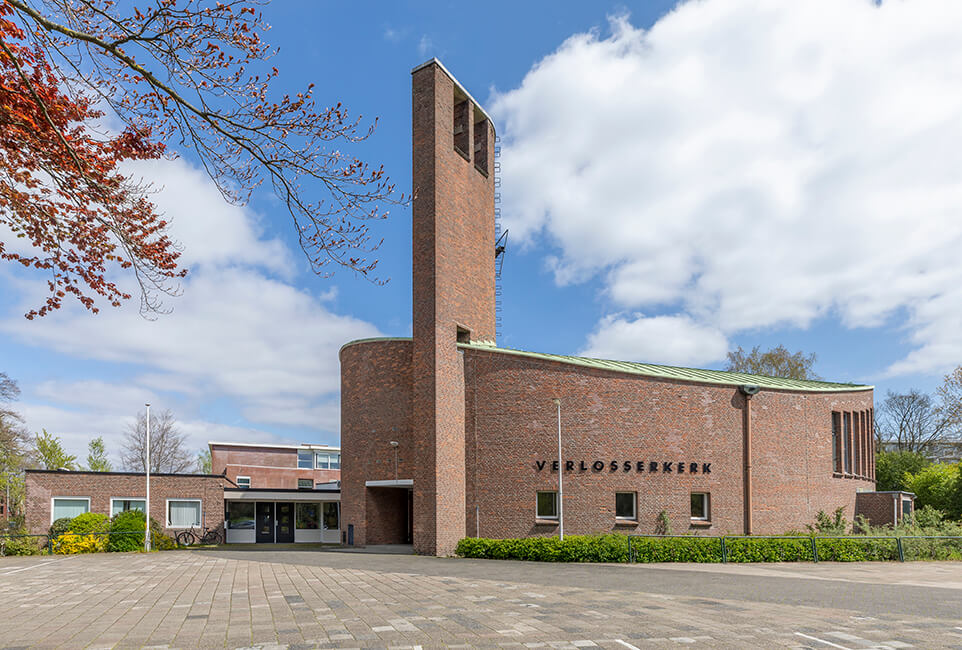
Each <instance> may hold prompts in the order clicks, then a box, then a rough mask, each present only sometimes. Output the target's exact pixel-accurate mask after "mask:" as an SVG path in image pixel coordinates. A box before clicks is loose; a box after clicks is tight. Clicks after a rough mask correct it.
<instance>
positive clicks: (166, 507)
mask: <svg viewBox="0 0 962 650" xmlns="http://www.w3.org/2000/svg"><path fill="white" fill-rule="evenodd" d="M174 501H176V502H185V501H189V502H191V503H196V504H197V519H198V520H199V521H198V522H197V525H196V526H174V525H172V524H171V523H170V504H171V502H174ZM164 519H165V520H166V521H165V523H166V526H164V528H174V529H177V530H189V529H191V528H203V526H204V504H203V501H202V500H201V499H189V498H188V499H166V501H165V503H164Z"/></svg>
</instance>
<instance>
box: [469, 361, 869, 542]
mask: <svg viewBox="0 0 962 650" xmlns="http://www.w3.org/2000/svg"><path fill="white" fill-rule="evenodd" d="M465 383H466V389H465V399H466V404H467V405H466V421H467V429H468V431H467V436H466V438H467V444H466V447H467V462H466V466H467V468H468V471H467V494H466V515H467V530H468V534H470V535H474V534H475V532H476V530H477V521H476V520H475V507H476V506H478V507H479V513H480V534H481V536H483V537H516V536H526V535H541V534H547V535H554V534H557V526H554V525H539V524H536V522H535V516H534V510H535V493H536V492H537V491H538V490H554V489H556V486H557V474H556V473H554V472H552V471H550V469H551V468H550V462H551V460H552V459H556V458H557V412H556V407H555V405H554V404H553V403H552V402H551V398H552V397H554V396H558V397H560V398H561V399H562V430H563V431H562V438H563V456H564V458H565V459H566V460H569V459H570V460H574V461H575V463H576V465H575V471H570V472H565V476H564V479H565V505H564V507H565V532H566V533H572V534H574V533H594V532H603V531H613V530H620V531H623V532H638V533H651V532H654V531H655V526H656V523H657V518H658V514H659V513H660V512H661V511H662V510H665V511H666V513H667V514H668V516H669V520H670V522H671V524H672V528H673V531H672V532H675V533H685V532H689V530H691V531H697V532H708V533H710V534H722V533H731V534H740V533H742V532H743V531H744V510H743V496H742V495H743V488H744V482H743V442H742V441H743V425H744V419H743V413H744V412H743V406H744V397H743V396H742V395H741V394H740V393H739V392H738V390H737V388H736V387H735V386H717V385H706V384H694V383H685V382H680V381H671V380H661V379H655V378H650V377H644V376H635V375H629V374H622V373H616V372H610V371H604V370H596V369H590V368H583V367H579V366H573V365H569V364H563V363H558V362H552V361H544V360H539V359H532V358H526V357H519V356H515V355H510V354H504V353H498V352H488V351H481V350H477V349H471V350H466V351H465ZM870 408H872V391H870V390H868V391H852V392H845V393H803V392H788V391H774V390H763V391H762V392H761V393H759V394H758V395H756V396H755V397H754V398H752V404H751V409H752V430H753V435H752V440H753V442H752V453H753V459H752V461H753V462H752V465H753V478H752V485H753V490H752V494H753V532H754V534H781V533H784V532H785V531H786V530H788V529H790V528H803V527H804V524H806V523H811V522H812V521H814V517H815V514H816V513H817V512H818V511H819V510H825V511H826V512H829V513H830V512H832V511H833V510H834V509H835V508H837V507H839V506H842V507H844V508H845V510H846V516H847V517H848V518H849V519H851V517H852V515H853V510H854V504H855V494H856V490H857V488H863V489H874V483H873V482H872V481H870V480H866V479H853V478H842V477H836V476H834V475H833V465H832V447H831V441H832V433H831V432H832V428H831V425H832V420H831V412H832V411H833V410H852V411H857V410H867V409H870ZM541 460H546V461H548V465H547V466H546V467H545V469H543V470H542V471H537V469H536V463H537V461H541ZM582 460H584V461H585V462H586V465H587V467H588V469H587V470H585V471H581V469H580V461H582ZM595 460H602V461H604V462H605V467H604V469H603V470H601V471H595V470H594V469H592V463H593V462H594V461H595ZM613 460H614V461H618V463H619V465H618V468H617V469H616V470H612V469H611V466H610V462H611V461H613ZM624 461H630V462H631V463H632V466H631V471H628V472H626V471H624V465H623V463H624ZM638 461H644V463H645V466H644V470H645V471H643V472H638V471H637V462H638ZM653 461H654V462H657V463H658V467H659V471H658V472H657V473H652V472H650V471H649V470H650V462H653ZM664 462H671V463H673V465H672V473H671V474H666V473H664V472H663V469H664V465H663V463H664ZM679 462H684V463H685V464H686V470H688V469H689V468H690V463H697V464H698V468H699V473H698V474H691V473H690V472H689V471H686V472H685V473H684V474H679V473H678V472H677V465H678V463H679ZM704 463H711V468H710V469H711V472H710V474H704V473H702V472H701V469H702V468H703V464H704ZM631 491H637V492H638V523H637V524H636V525H623V524H621V525H618V524H616V522H615V515H614V501H615V497H614V494H615V492H631ZM692 491H699V492H700V491H706V492H710V493H711V512H712V517H711V519H712V522H711V526H710V527H704V526H691V525H690V523H691V522H690V492H692Z"/></svg>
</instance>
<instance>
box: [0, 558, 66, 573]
mask: <svg viewBox="0 0 962 650" xmlns="http://www.w3.org/2000/svg"><path fill="white" fill-rule="evenodd" d="M69 559H70V558H66V557H62V558H60V559H59V560H49V561H47V562H41V563H40V564H31V565H30V566H24V567H20V568H19V569H14V570H13V571H4V572H2V573H0V576H8V575H12V574H14V573H20V572H21V571H26V570H28V569H36V568H37V567H38V566H50V565H51V564H56V563H57V562H63V561H64V560H69Z"/></svg>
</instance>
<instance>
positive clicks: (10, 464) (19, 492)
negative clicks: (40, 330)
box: [0, 372, 28, 514]
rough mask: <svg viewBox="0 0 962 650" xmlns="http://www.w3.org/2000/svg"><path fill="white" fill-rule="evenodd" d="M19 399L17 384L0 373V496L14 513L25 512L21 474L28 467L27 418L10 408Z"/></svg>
mask: <svg viewBox="0 0 962 650" xmlns="http://www.w3.org/2000/svg"><path fill="white" fill-rule="evenodd" d="M19 396H20V387H19V386H17V382H16V381H15V380H13V379H11V378H10V377H9V376H8V375H7V374H6V373H3V372H0V494H3V497H4V499H5V501H6V502H7V506H6V507H7V508H8V511H9V512H10V513H11V514H13V513H22V512H23V508H22V504H23V474H22V473H21V471H22V470H23V468H24V467H25V465H26V452H27V439H28V434H27V430H26V429H25V428H24V426H23V418H21V417H20V414H19V413H17V412H16V411H14V410H13V409H12V408H10V407H9V404H10V403H11V402H14V401H16V400H17V398H18V397H19Z"/></svg>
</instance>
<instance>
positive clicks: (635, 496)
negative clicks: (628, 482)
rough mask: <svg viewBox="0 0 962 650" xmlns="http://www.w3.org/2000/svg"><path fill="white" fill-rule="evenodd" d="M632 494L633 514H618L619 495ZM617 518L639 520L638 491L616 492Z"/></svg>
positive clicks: (620, 519)
mask: <svg viewBox="0 0 962 650" xmlns="http://www.w3.org/2000/svg"><path fill="white" fill-rule="evenodd" d="M619 494H630V495H631V515H630V516H624V515H619V514H618V495H619ZM615 519H617V520H619V521H638V493H637V492H628V491H626V492H615Z"/></svg>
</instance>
